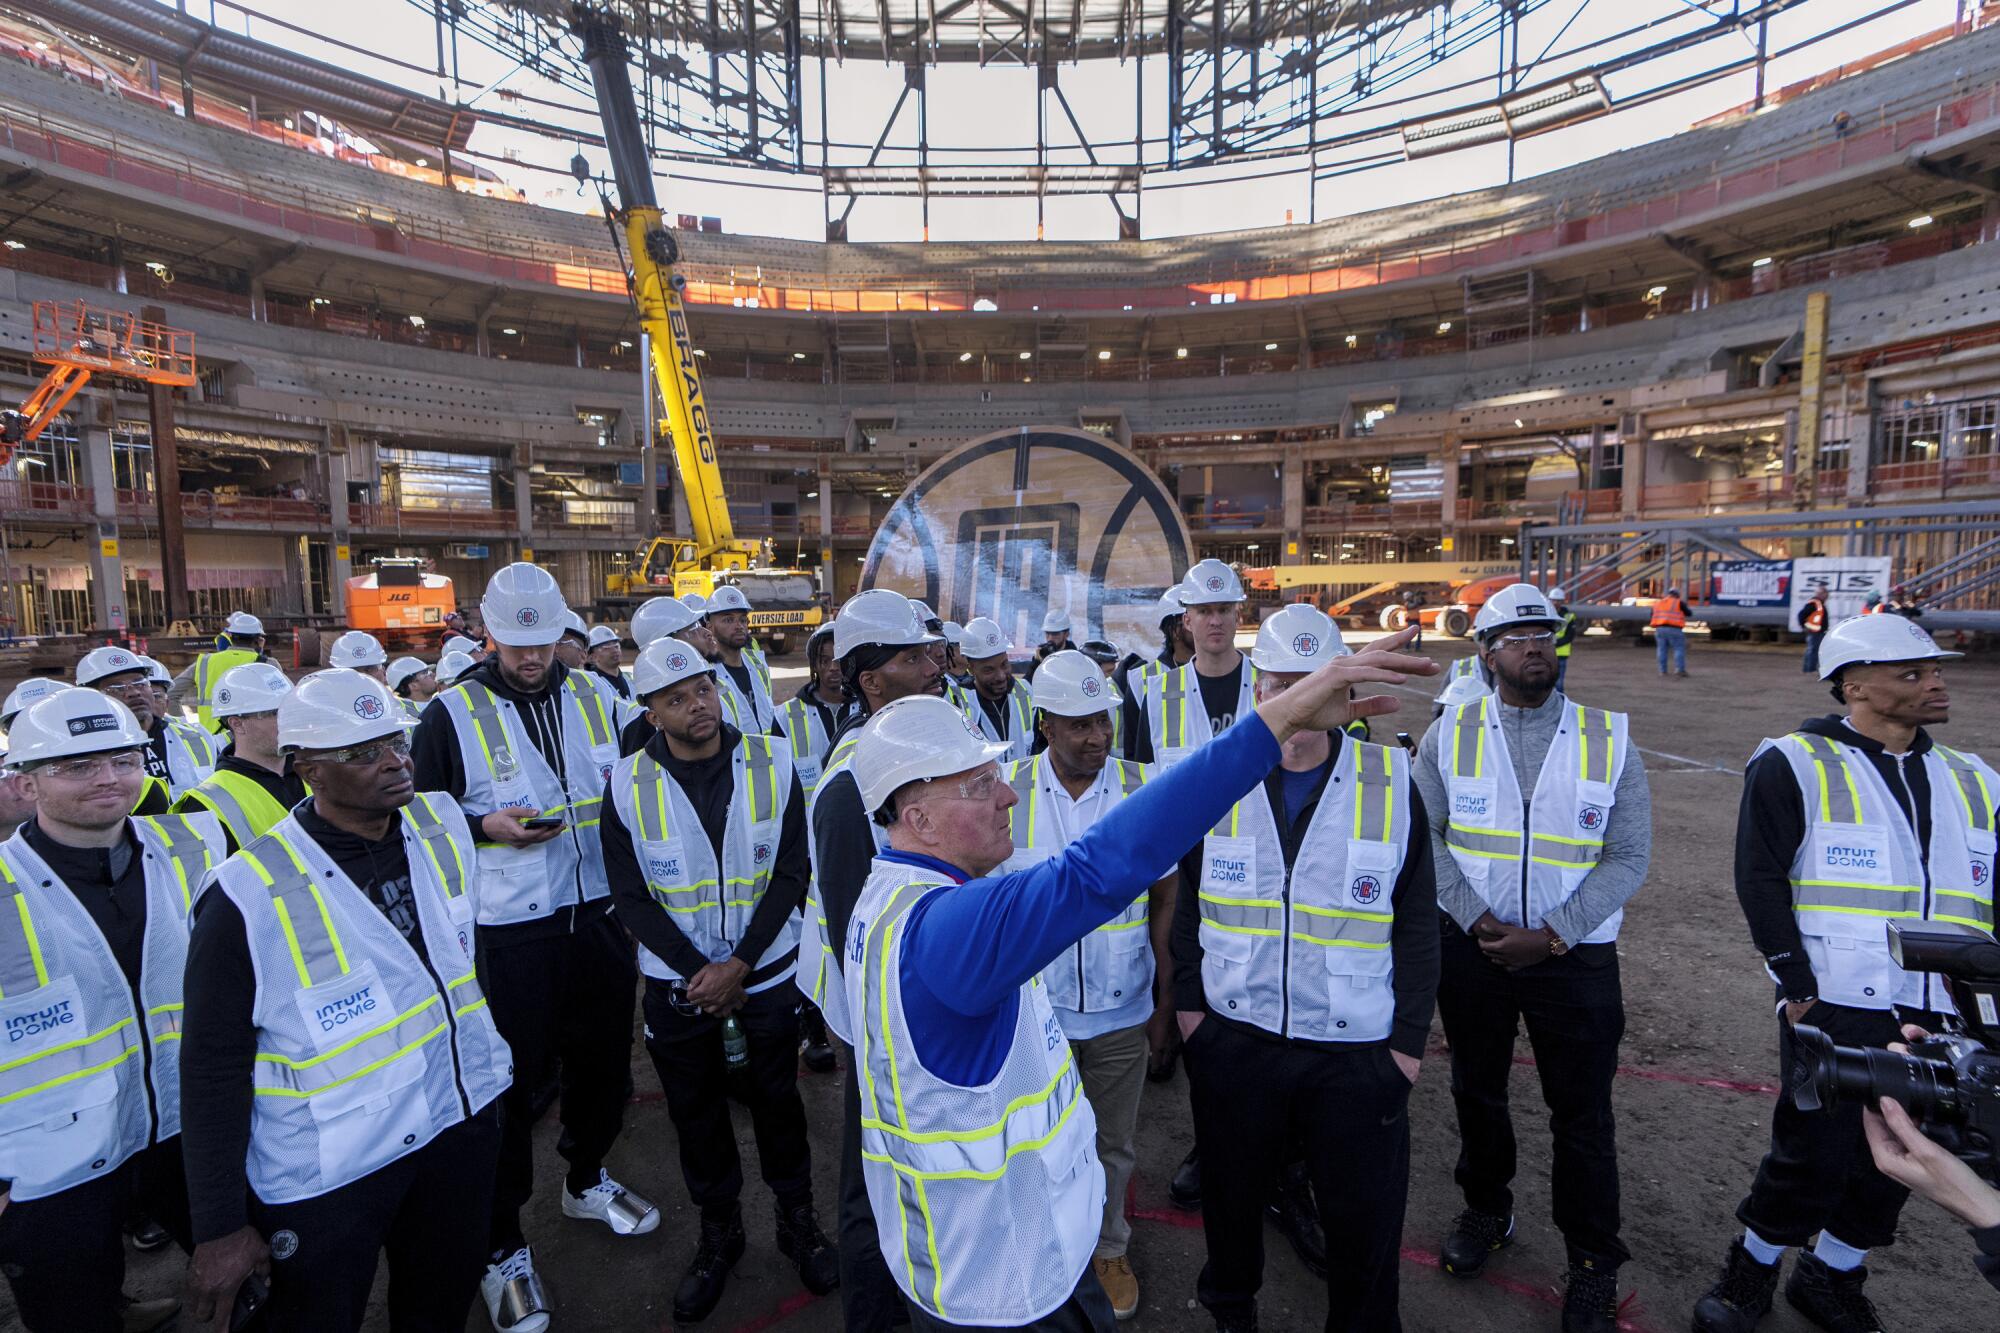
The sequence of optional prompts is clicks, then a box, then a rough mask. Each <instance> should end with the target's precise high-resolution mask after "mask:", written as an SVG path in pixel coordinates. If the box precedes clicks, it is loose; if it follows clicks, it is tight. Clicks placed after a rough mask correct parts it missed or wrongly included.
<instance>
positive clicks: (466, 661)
mask: <svg viewBox="0 0 2000 1333" xmlns="http://www.w3.org/2000/svg"><path fill="white" fill-rule="evenodd" d="M478 665H479V663H477V662H475V661H473V660H472V654H471V653H462V652H459V651H458V650H457V649H453V650H452V651H451V652H448V653H446V654H445V655H444V656H443V657H440V658H439V659H438V664H437V678H438V684H440V685H449V684H451V683H452V682H453V681H455V680H457V679H458V678H459V677H460V676H462V675H464V674H465V673H466V672H468V671H470V670H472V668H474V667H476V666H478Z"/></svg>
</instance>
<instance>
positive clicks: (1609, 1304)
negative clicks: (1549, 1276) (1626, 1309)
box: [1562, 1259, 1618, 1333]
mask: <svg viewBox="0 0 2000 1333" xmlns="http://www.w3.org/2000/svg"><path fill="white" fill-rule="evenodd" d="M1563 1281H1564V1283H1565V1285H1566V1286H1567V1288H1568V1289H1567V1290H1566V1291H1564V1293H1563V1317H1562V1333H1617V1329H1618V1274H1617V1273H1616V1272H1615V1271H1613V1270H1610V1269H1605V1268H1599V1267H1598V1266H1597V1265H1596V1264H1594V1263H1592V1262H1591V1261H1590V1260H1588V1259H1583V1260H1578V1261H1575V1262H1572V1263H1571V1264H1570V1266H1569V1272H1568V1273H1567V1274H1566V1275H1565V1276H1564V1278H1563Z"/></svg>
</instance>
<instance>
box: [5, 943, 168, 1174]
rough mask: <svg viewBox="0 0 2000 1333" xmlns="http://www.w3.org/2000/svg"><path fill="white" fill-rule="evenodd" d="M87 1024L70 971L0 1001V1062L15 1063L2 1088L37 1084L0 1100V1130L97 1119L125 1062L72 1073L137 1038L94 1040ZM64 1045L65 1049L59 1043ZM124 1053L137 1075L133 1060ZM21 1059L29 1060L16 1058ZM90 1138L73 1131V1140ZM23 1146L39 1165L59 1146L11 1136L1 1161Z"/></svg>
mask: <svg viewBox="0 0 2000 1333" xmlns="http://www.w3.org/2000/svg"><path fill="white" fill-rule="evenodd" d="M89 1022H90V1015H89V1013H88V1012H86V1011H85V1009H84V1007H83V998H82V993H81V991H80V990H79V989H78V987H77V984H76V980H75V978H73V977H66V976H65V977H57V978H56V979H55V980H53V981H51V982H49V983H48V984H47V985H43V986H37V987H36V988H35V989H33V990H31V991H26V992H23V993H22V994H21V995H19V996H17V997H15V998H13V999H10V1000H7V1001H5V1002H4V1003H0V1061H4V1062H6V1063H9V1064H17V1067H16V1068H15V1069H14V1070H12V1071H10V1072H9V1074H8V1075H7V1087H8V1090H9V1091H12V1092H17V1093H18V1092H19V1091H20V1090H21V1089H23V1088H41V1091H36V1092H29V1093H28V1094H27V1095H26V1096H15V1097H14V1098H13V1099H12V1100H11V1101H7V1102H0V1136H6V1135H13V1134H19V1133H22V1132H23V1131H26V1130H43V1131H46V1132H48V1133H51V1134H56V1133H62V1132H65V1131H71V1130H75V1129H77V1128H78V1127H79V1126H80V1125H82V1124H84V1122H89V1123H90V1124H93V1125H95V1124H96V1123H97V1122H98V1121H99V1119H100V1118H101V1117H100V1116H96V1115H92V1114H90V1113H91V1112H92V1110H93V1109H94V1108H97V1107H101V1106H104V1105H106V1104H108V1103H109V1102H111V1101H112V1100H113V1099H115V1098H116V1097H117V1096H118V1089H119V1070H120V1069H121V1068H122V1064H123V1062H119V1063H114V1064H112V1065H110V1066H109V1067H107V1068H103V1069H98V1070H97V1071H96V1072H95V1073H90V1074H82V1075H78V1071H79V1070H82V1069H88V1068H91V1067H92V1066H97V1065H103V1064H104V1063H105V1062H106V1061H108V1060H114V1059H115V1057H116V1056H117V1055H118V1054H119V1052H121V1051H125V1050H129V1049H130V1048H131V1046H132V1044H133V1043H134V1042H137V1041H139V1040H141V1039H142V1038H141V1036H140V1034H138V1033H136V1032H134V1031H132V1030H131V1029H130V1028H128V1029H127V1030H126V1031H125V1032H123V1033H120V1034H119V1035H118V1036H116V1037H112V1036H109V1035H108V1034H98V1035H99V1037H100V1038H101V1039H100V1040H95V1041H92V1040H90V1039H89V1038H90V1035H91V1033H90V1027H89ZM127 1038H129V1040H128V1039H127ZM64 1047H67V1048H68V1049H61V1048H64ZM129 1059H130V1060H131V1064H132V1068H133V1072H134V1076H135V1077H136V1075H137V1072H138V1068H139V1063H138V1058H137V1057H136V1056H132V1057H129ZM21 1061H26V1062H27V1063H25V1064H19V1063H18V1062H21ZM65 1076H70V1077H69V1079H68V1081H67V1082H64V1083H57V1084H55V1086H53V1087H43V1085H45V1084H48V1083H50V1082H52V1081H53V1080H55V1079H59V1078H64V1077H65ZM91 1138H92V1136H91V1135H87V1134H78V1135H77V1137H76V1140H75V1141H76V1142H84V1141H85V1140H86V1139H91ZM22 1151H31V1152H32V1153H33V1154H34V1155H35V1156H34V1161H35V1162H36V1163H39V1162H40V1158H41V1154H43V1153H57V1152H60V1149H58V1148H56V1146H55V1141H54V1140H52V1139H37V1140H32V1141H23V1140H12V1141H9V1142H7V1143H6V1144H5V1145H4V1149H0V1161H4V1160H5V1159H6V1158H7V1157H11V1156H12V1154H14V1153H16V1152H22ZM12 1167H13V1169H14V1170H16V1171H20V1172H23V1173H24V1174H26V1175H28V1176H31V1177H34V1176H40V1175H43V1174H45V1172H43V1171H41V1170H38V1169H35V1167H34V1166H32V1165H30V1164H29V1163H24V1162H22V1161H19V1160H15V1161H13V1163H12Z"/></svg>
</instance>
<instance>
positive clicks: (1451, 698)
mask: <svg viewBox="0 0 2000 1333" xmlns="http://www.w3.org/2000/svg"><path fill="white" fill-rule="evenodd" d="M1490 693H1492V691H1491V690H1489V689H1488V688H1487V685H1486V682H1485V681H1483V680H1481V679H1480V678H1479V673H1478V672H1477V671H1474V672H1472V673H1471V674H1469V675H1464V676H1453V677H1452V678H1451V680H1450V681H1448V682H1447V683H1446V684H1445V687H1444V689H1443V690H1441V691H1439V693H1438V697H1437V702H1439V703H1441V704H1443V705H1444V706H1445V707H1446V708H1456V707H1457V706H1458V705H1460V704H1469V703H1471V702H1472V701H1473V700H1474V699H1477V698H1478V697H1479V696H1480V695H1482V694H1490Z"/></svg>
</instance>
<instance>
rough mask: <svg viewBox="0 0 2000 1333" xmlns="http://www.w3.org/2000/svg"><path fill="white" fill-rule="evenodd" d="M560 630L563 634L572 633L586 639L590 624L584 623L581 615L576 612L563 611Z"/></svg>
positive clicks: (588, 635)
mask: <svg viewBox="0 0 2000 1333" xmlns="http://www.w3.org/2000/svg"><path fill="white" fill-rule="evenodd" d="M562 632H563V633H564V634H574V635H576V637H577V638H579V639H588V638H589V637H590V626H588V625H586V624H584V623H583V617H582V616H580V615H578V614H577V613H576V612H574V611H565V612H563V614H562Z"/></svg>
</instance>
